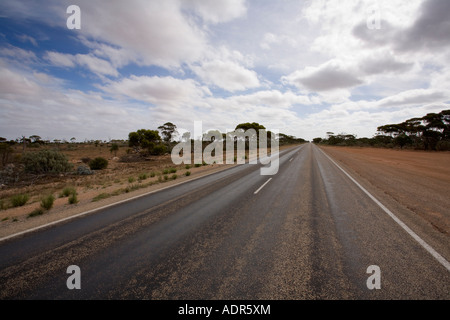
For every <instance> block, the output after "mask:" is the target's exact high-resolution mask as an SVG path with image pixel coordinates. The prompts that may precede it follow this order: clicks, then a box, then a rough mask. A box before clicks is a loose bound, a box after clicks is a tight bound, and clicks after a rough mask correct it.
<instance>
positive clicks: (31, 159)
mask: <svg viewBox="0 0 450 320" xmlns="http://www.w3.org/2000/svg"><path fill="white" fill-rule="evenodd" d="M22 162H23V164H24V167H25V171H26V172H29V173H60V172H67V171H70V170H72V168H73V166H72V164H71V163H69V161H68V160H67V157H66V156H65V155H64V154H63V153H61V152H59V151H54V150H41V151H38V152H30V153H25V154H24V155H23V157H22Z"/></svg>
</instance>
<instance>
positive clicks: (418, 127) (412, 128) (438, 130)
mask: <svg viewBox="0 0 450 320" xmlns="http://www.w3.org/2000/svg"><path fill="white" fill-rule="evenodd" d="M313 142H314V143H317V144H325V145H336V146H371V147H389V148H393V147H398V148H400V149H403V148H409V149H417V150H435V151H450V110H443V111H441V112H439V113H428V114H427V115H425V116H423V117H421V118H411V119H408V120H406V121H404V122H401V123H397V124H386V125H382V126H379V127H378V128H377V133H376V134H375V135H374V136H373V137H372V138H356V135H353V134H344V133H341V134H334V133H333V132H327V138H314V139H313Z"/></svg>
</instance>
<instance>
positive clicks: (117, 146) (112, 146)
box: [109, 143, 119, 157]
mask: <svg viewBox="0 0 450 320" xmlns="http://www.w3.org/2000/svg"><path fill="white" fill-rule="evenodd" d="M109 151H110V152H111V153H113V152H114V157H117V151H119V145H118V144H117V143H113V144H112V145H111V148H110V149H109Z"/></svg>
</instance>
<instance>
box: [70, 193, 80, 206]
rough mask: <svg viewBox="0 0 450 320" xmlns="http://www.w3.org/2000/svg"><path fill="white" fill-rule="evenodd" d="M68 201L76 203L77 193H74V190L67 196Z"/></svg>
mask: <svg viewBox="0 0 450 320" xmlns="http://www.w3.org/2000/svg"><path fill="white" fill-rule="evenodd" d="M68 202H69V204H75V203H78V197H77V193H76V192H74V193H72V194H71V195H70V196H69V199H68Z"/></svg>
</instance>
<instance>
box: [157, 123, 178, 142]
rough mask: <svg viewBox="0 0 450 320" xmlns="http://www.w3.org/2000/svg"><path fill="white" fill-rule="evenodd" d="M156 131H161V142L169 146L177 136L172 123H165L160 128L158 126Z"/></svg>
mask: <svg viewBox="0 0 450 320" xmlns="http://www.w3.org/2000/svg"><path fill="white" fill-rule="evenodd" d="M158 129H159V130H160V131H161V135H162V137H163V140H164V142H165V143H167V144H169V143H170V142H171V141H172V139H173V138H174V136H175V135H176V134H177V126H176V125H174V124H173V123H172V122H166V123H164V124H163V125H162V126H159V127H158Z"/></svg>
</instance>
